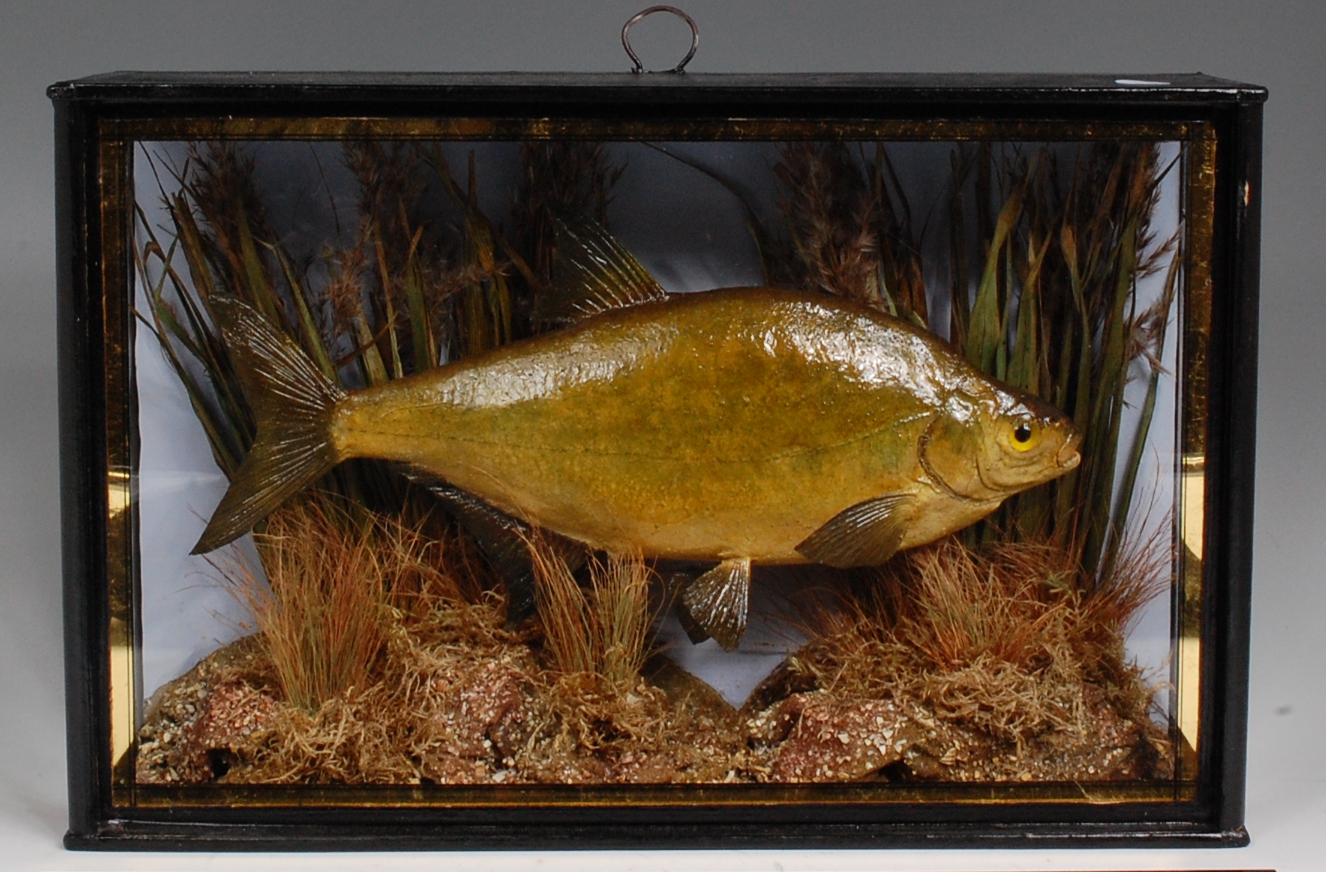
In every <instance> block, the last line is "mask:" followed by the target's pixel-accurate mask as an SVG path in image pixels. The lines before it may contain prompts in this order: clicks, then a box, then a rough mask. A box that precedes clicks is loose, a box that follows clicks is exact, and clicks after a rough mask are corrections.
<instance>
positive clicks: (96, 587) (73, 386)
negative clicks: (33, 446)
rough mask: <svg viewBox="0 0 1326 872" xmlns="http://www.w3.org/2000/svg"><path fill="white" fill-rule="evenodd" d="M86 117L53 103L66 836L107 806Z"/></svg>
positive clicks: (92, 174)
mask: <svg viewBox="0 0 1326 872" xmlns="http://www.w3.org/2000/svg"><path fill="white" fill-rule="evenodd" d="M91 129H92V128H91V125H90V124H89V121H88V117H87V113H86V112H85V111H84V109H83V107H82V106H81V105H79V104H77V103H76V102H65V101H60V100H57V101H56V103H55V167H56V250H57V257H58V265H57V272H56V276H57V288H58V291H57V293H58V305H57V309H58V314H57V332H58V336H57V346H58V356H59V422H60V515H61V528H62V534H61V561H62V575H63V583H64V631H65V700H66V717H67V724H66V744H67V765H68V773H67V775H68V786H69V835H68V836H67V837H66V840H69V839H73V838H74V837H77V836H90V835H92V834H94V833H95V832H96V831H97V829H98V826H99V824H100V822H102V821H103V820H105V816H106V810H107V808H108V785H109V777H110V770H109V761H108V759H107V755H106V753H105V748H104V747H103V746H104V743H103V742H102V741H101V737H102V736H103V735H105V732H106V731H105V729H104V727H105V723H106V721H105V717H106V701H105V699H104V696H105V688H106V687H107V680H108V676H107V674H106V670H107V664H106V662H105V660H106V658H105V656H104V652H105V651H106V639H105V627H106V620H105V618H106V601H105V596H104V593H105V591H104V585H101V584H98V583H97V580H98V579H99V578H101V577H102V574H103V572H104V568H105V553H104V548H103V543H104V541H105V537H104V535H103V533H104V525H105V518H106V494H105V493H104V491H103V489H102V488H101V487H100V486H99V485H100V484H102V483H104V482H105V480H106V479H105V474H104V473H105V471H104V469H100V466H101V465H102V464H101V462H100V461H99V458H104V457H105V450H104V444H103V443H104V438H103V437H104V430H103V427H102V424H103V423H104V422H103V421H102V418H101V413H100V411H101V410H102V409H104V408H105V404H104V398H103V397H102V396H101V394H102V386H103V385H104V384H105V381H104V379H103V378H102V377H101V374H102V369H103V367H102V364H101V358H100V351H101V340H100V337H101V327H100V320H101V319H100V316H99V312H100V310H99V307H98V306H97V305H96V302H97V295H96V294H95V293H94V290H95V280H94V277H95V276H96V275H97V274H98V266H97V262H98V258H97V257H96V255H95V252H96V251H97V250H98V249H97V242H96V235H97V230H96V227H95V223H96V218H95V214H94V210H91V209H89V205H88V204H89V201H90V200H91V199H93V197H92V194H93V193H94V192H95V191H96V188H97V168H96V161H95V158H94V155H95V152H94V151H92V150H90V149H89V147H88V146H89V140H90V132H91Z"/></svg>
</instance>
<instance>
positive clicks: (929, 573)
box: [796, 537, 1168, 745]
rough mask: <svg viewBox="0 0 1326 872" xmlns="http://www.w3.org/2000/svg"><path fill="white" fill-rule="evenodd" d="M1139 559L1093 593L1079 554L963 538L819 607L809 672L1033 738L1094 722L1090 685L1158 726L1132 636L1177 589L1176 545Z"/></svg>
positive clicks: (1149, 547) (811, 618)
mask: <svg viewBox="0 0 1326 872" xmlns="http://www.w3.org/2000/svg"><path fill="white" fill-rule="evenodd" d="M1126 554H1127V555H1128V556H1127V558H1126V559H1122V560H1120V561H1119V563H1118V564H1117V566H1116V569H1115V572H1114V575H1113V576H1112V577H1110V578H1109V579H1106V580H1104V582H1103V583H1102V584H1100V585H1099V586H1098V587H1097V588H1096V590H1095V592H1094V593H1093V594H1091V595H1086V594H1084V593H1083V592H1081V589H1080V582H1079V580H1078V579H1076V578H1075V577H1074V576H1075V574H1076V573H1077V572H1080V570H1079V569H1077V568H1076V567H1075V566H1074V561H1073V559H1072V557H1071V555H1068V554H1066V553H1064V552H1063V550H1062V549H1059V548H1056V547H1053V546H1051V545H1047V544H1044V543H1026V542H1023V543H1005V544H1000V545H998V546H994V547H990V548H987V549H985V550H983V551H980V552H973V551H971V550H969V549H967V548H966V547H964V546H963V545H962V544H961V543H960V542H959V541H957V539H956V538H954V537H949V538H948V539H945V540H942V541H940V542H938V543H935V544H934V545H930V546H925V547H922V548H917V549H913V550H911V551H908V552H904V554H903V555H902V556H901V557H900V558H899V559H896V560H894V561H893V562H892V563H890V564H889V565H888V566H887V567H884V568H882V569H881V570H879V571H878V573H877V576H876V579H875V585H874V587H873V588H871V589H869V590H866V591H864V592H861V591H857V592H853V591H852V590H851V589H850V588H846V587H845V588H843V589H841V590H839V591H838V592H837V596H836V598H837V603H836V605H825V604H823V603H822V602H821V603H818V604H816V605H813V606H811V607H809V608H808V609H807V610H806V618H805V622H806V624H807V626H808V627H809V628H810V629H811V630H812V633H813V634H814V636H816V637H817V638H816V640H815V641H813V642H812V643H810V644H809V645H808V646H807V647H806V648H805V649H803V650H802V651H801V652H799V653H798V655H797V663H796V665H797V668H798V669H800V670H801V671H803V672H806V673H809V674H810V675H811V676H813V678H814V683H815V686H816V687H817V688H818V689H820V690H822V691H823V692H824V693H827V694H829V695H831V696H833V697H835V698H837V699H840V700H852V699H863V700H864V699H893V700H906V701H915V702H920V703H923V704H924V705H925V706H926V707H927V708H928V709H930V710H931V711H933V712H934V714H935V715H936V716H937V717H939V718H941V719H943V720H947V721H951V722H959V723H962V724H965V725H967V726H969V727H972V728H975V729H978V730H981V731H983V732H985V733H987V734H989V735H992V736H994V737H996V738H999V739H1003V740H1008V741H1014V742H1017V743H1018V744H1019V745H1020V744H1022V743H1024V742H1026V741H1027V740H1029V739H1031V738H1033V737H1035V736H1037V735H1038V734H1040V733H1043V732H1045V731H1046V730H1058V731H1073V732H1082V731H1083V730H1085V729H1086V724H1087V718H1088V711H1087V698H1088V695H1089V686H1095V687H1098V688H1100V689H1101V690H1102V691H1103V692H1104V693H1105V697H1106V698H1107V699H1108V701H1109V702H1110V704H1111V705H1112V706H1113V707H1114V708H1115V710H1116V711H1118V712H1119V714H1120V715H1121V716H1123V717H1125V718H1128V719H1132V720H1134V721H1136V722H1138V723H1144V722H1145V721H1146V720H1147V718H1148V714H1149V708H1150V702H1151V698H1152V694H1153V689H1152V688H1149V687H1147V686H1146V683H1145V681H1144V680H1143V677H1142V675H1141V674H1140V672H1139V670H1138V669H1137V667H1136V666H1133V665H1132V664H1129V663H1128V662H1127V661H1126V659H1125V651H1124V644H1123V643H1124V634H1125V631H1126V629H1127V626H1128V624H1129V622H1130V621H1131V620H1132V619H1133V618H1134V617H1135V616H1136V614H1137V612H1138V610H1139V609H1140V608H1141V607H1142V606H1143V605H1145V604H1146V602H1148V601H1149V600H1150V599H1151V598H1152V597H1154V596H1155V595H1156V593H1157V592H1158V591H1159V590H1160V589H1162V588H1163V586H1164V584H1165V580H1166V576H1165V575H1164V570H1166V569H1167V568H1168V563H1167V555H1168V549H1166V548H1164V547H1163V543H1162V542H1161V540H1160V539H1159V537H1153V539H1152V540H1151V541H1149V542H1147V543H1143V544H1142V545H1141V546H1140V547H1136V548H1132V549H1129V550H1128V551H1127V552H1126Z"/></svg>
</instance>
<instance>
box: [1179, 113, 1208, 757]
mask: <svg viewBox="0 0 1326 872" xmlns="http://www.w3.org/2000/svg"><path fill="white" fill-rule="evenodd" d="M1197 133H1198V135H1197V136H1196V137H1194V138H1193V139H1192V140H1190V141H1189V142H1188V144H1187V151H1188V153H1187V155H1186V156H1185V167H1186V176H1187V178H1186V180H1185V182H1186V184H1185V191H1184V195H1183V220H1184V222H1185V225H1186V226H1185V234H1184V245H1185V255H1184V258H1185V262H1184V273H1185V276H1186V281H1185V283H1184V285H1185V287H1184V294H1183V297H1182V305H1181V307H1180V311H1181V315H1182V319H1183V333H1182V347H1181V358H1180V360H1181V363H1180V371H1181V376H1180V387H1181V390H1182V395H1181V398H1180V401H1179V409H1178V413H1179V421H1178V422H1177V423H1178V427H1179V449H1180V450H1179V468H1178V470H1176V472H1177V474H1178V479H1179V488H1178V494H1177V497H1178V499H1177V502H1178V505H1177V506H1176V507H1175V510H1176V511H1175V514H1176V521H1177V523H1178V525H1179V536H1178V540H1179V541H1178V542H1177V543H1176V549H1175V550H1176V552H1177V556H1178V560H1177V563H1178V565H1177V567H1176V569H1177V571H1176V573H1175V582H1176V587H1177V590H1176V591H1175V597H1174V616H1175V620H1174V622H1173V628H1174V635H1175V645H1174V648H1175V650H1174V655H1173V656H1174V659H1173V663H1172V667H1171V670H1172V675H1173V677H1172V679H1171V681H1172V684H1173V685H1174V688H1175V691H1176V693H1175V697H1176V698H1175V705H1174V724H1175V728H1176V730H1175V731H1176V735H1175V739H1176V751H1177V753H1176V759H1175V766H1176V769H1175V776H1176V777H1177V778H1179V779H1180V780H1184V779H1195V778H1196V777H1197V759H1198V749H1199V748H1200V747H1201V743H1202V741H1203V733H1204V732H1205V730H1204V729H1203V725H1202V723H1201V718H1200V716H1199V712H1200V709H1201V702H1202V698H1201V663H1202V601H1203V596H1202V594H1203V590H1202V587H1203V576H1204V571H1203V566H1204V564H1203V561H1204V557H1205V545H1204V542H1205V529H1206V523H1205V519H1206V508H1207V507H1206V431H1207V408H1208V406H1207V390H1208V385H1209V383H1210V382H1209V369H1208V367H1209V363H1210V358H1209V348H1210V337H1211V304H1212V277H1211V257H1212V244H1213V240H1214V238H1215V162H1216V140H1215V133H1214V131H1212V130H1210V129H1209V128H1206V129H1199V130H1198V131H1197Z"/></svg>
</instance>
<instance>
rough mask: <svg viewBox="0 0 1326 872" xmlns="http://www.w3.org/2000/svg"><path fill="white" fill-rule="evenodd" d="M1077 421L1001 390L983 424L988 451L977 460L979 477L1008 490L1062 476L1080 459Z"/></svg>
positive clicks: (1031, 399)
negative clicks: (992, 409) (987, 419)
mask: <svg viewBox="0 0 1326 872" xmlns="http://www.w3.org/2000/svg"><path fill="white" fill-rule="evenodd" d="M1081 441H1082V438H1081V434H1080V433H1079V432H1078V430H1077V427H1075V426H1074V425H1073V421H1072V419H1071V418H1069V417H1068V416H1067V415H1064V414H1063V413H1062V412H1060V411H1059V410H1058V409H1055V408H1054V407H1053V406H1050V405H1049V404H1048V403H1045V402H1043V401H1041V400H1039V399H1037V398H1035V397H1032V396H1029V395H1027V394H1023V393H1022V392H1020V391H1018V392H1014V391H1011V390H1001V391H999V392H998V401H997V403H996V409H995V410H994V412H993V414H992V415H991V416H990V419H989V421H988V422H987V423H986V424H985V442H986V450H985V451H984V452H982V454H981V456H980V459H979V460H978V461H977V463H978V465H979V467H980V477H981V480H982V481H983V482H984V483H985V484H986V485H988V486H989V487H991V488H993V489H996V490H1002V491H1006V492H1009V493H1015V492H1017V491H1020V490H1025V489H1026V488H1029V487H1032V486H1034V485H1038V484H1041V483H1042V482H1047V481H1050V480H1052V479H1055V478H1058V477H1059V476H1061V475H1063V474H1064V473H1066V472H1068V471H1069V470H1072V469H1074V468H1076V467H1077V465H1078V464H1079V463H1080V462H1081V461H1082V455H1081V454H1079V453H1078V450H1077V447H1078V444H1079V443H1080V442H1081Z"/></svg>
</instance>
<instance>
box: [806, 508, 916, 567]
mask: <svg viewBox="0 0 1326 872" xmlns="http://www.w3.org/2000/svg"><path fill="white" fill-rule="evenodd" d="M915 504H916V497H915V496H913V495H912V494H908V493H895V494H885V495H884V496H882V497H876V498H874V499H870V500H866V501H864V502H860V503H857V504H856V505H854V506H849V507H848V508H846V509H843V510H842V511H841V512H839V513H838V514H836V515H834V516H833V517H832V518H830V519H829V520H828V521H826V522H825V523H824V525H823V526H822V527H820V528H819V529H818V530H816V531H815V532H814V533H811V534H810V535H809V536H807V537H806V539H805V540H804V541H803V542H802V543H801V544H800V545H798V546H797V547H796V550H797V553H798V554H800V555H801V556H802V557H804V558H806V559H807V560H809V561H811V562H812V563H823V564H824V565H825V566H833V567H836V568H838V569H848V568H850V567H853V566H878V565H879V564H881V563H883V562H885V561H886V560H888V559H889V558H890V557H892V556H893V554H894V552H896V551H897V550H898V546H899V545H900V544H902V538H903V535H904V534H905V533H906V532H907V524H908V523H909V522H910V521H911V519H912V514H913V513H914V512H915V509H916V506H915Z"/></svg>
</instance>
